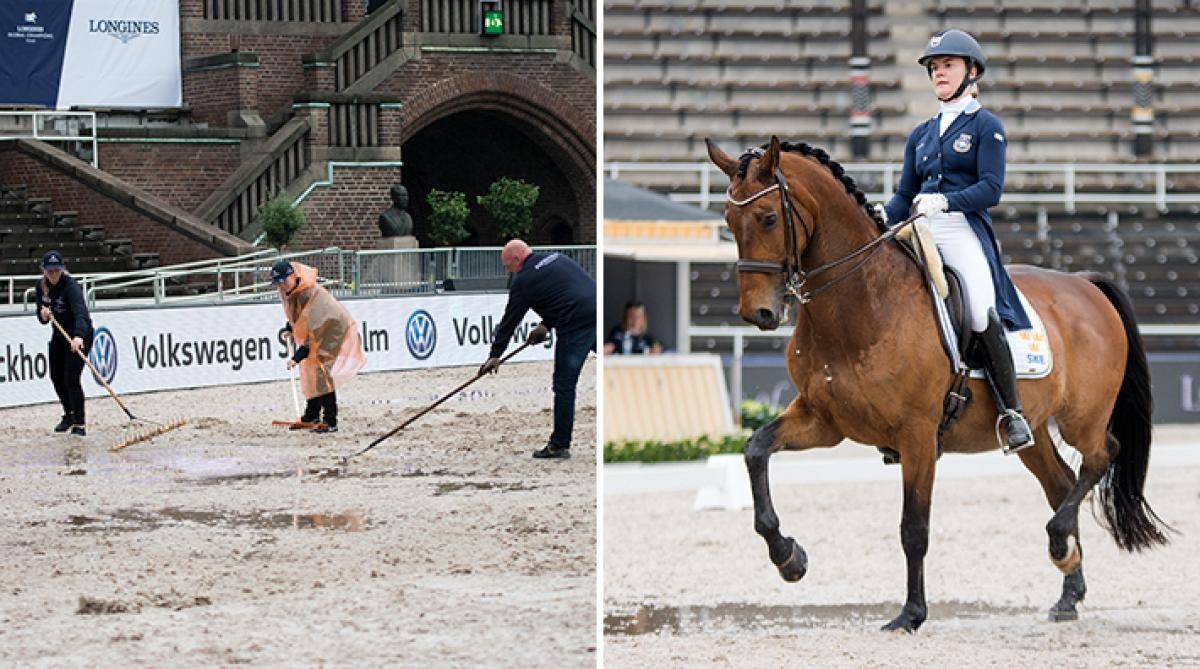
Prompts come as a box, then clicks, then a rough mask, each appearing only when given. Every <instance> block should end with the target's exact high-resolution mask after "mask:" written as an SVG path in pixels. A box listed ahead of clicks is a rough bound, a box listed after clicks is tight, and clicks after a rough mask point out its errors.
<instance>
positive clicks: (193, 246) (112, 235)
mask: <svg viewBox="0 0 1200 669" xmlns="http://www.w3.org/2000/svg"><path fill="white" fill-rule="evenodd" d="M0 183H5V184H25V187H26V194H27V197H31V198H33V197H48V198H51V201H52V206H53V207H54V210H55V211H76V212H79V214H80V216H79V221H80V223H82V224H84V225H103V226H104V234H105V237H106V238H108V239H131V240H133V250H134V251H135V252H138V253H142V252H157V253H158V254H159V259H160V261H161V262H162V264H164V265H169V264H175V263H181V262H188V261H192V260H200V259H204V258H212V257H216V255H217V254H215V253H213V251H212V250H211V249H209V248H207V247H205V246H203V245H201V244H199V243H197V242H195V241H193V240H191V239H189V238H187V237H185V236H184V235H182V234H180V233H178V232H175V231H173V230H170V229H169V228H167V227H166V226H163V225H161V224H159V223H158V222H157V221H155V220H153V219H150V218H148V217H146V216H145V215H143V214H141V213H139V212H137V211H134V210H132V209H129V208H128V207H126V206H124V205H122V204H120V203H119V202H116V201H115V200H112V199H110V198H107V197H105V196H103V195H101V194H100V193H97V192H96V191H94V190H92V189H91V188H88V187H87V186H85V185H83V184H82V183H80V182H79V181H76V180H75V179H74V178H72V177H71V176H69V175H67V174H65V173H62V172H59V171H57V170H53V169H51V168H49V167H47V166H46V165H45V164H44V163H42V162H40V161H37V160H35V159H33V158H30V157H29V156H27V155H25V154H23V153H20V152H18V151H16V150H11V149H0Z"/></svg>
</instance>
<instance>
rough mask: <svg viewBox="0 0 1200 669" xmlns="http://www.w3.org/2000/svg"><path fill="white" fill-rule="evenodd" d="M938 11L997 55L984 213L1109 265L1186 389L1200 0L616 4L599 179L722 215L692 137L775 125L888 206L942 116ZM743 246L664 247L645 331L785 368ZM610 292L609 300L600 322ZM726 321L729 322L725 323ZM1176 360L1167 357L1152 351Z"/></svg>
mask: <svg viewBox="0 0 1200 669" xmlns="http://www.w3.org/2000/svg"><path fill="white" fill-rule="evenodd" d="M950 27H957V28H961V29H964V30H967V31H969V32H971V33H973V34H974V35H976V36H977V37H978V38H979V41H980V42H981V44H982V46H983V48H984V51H985V53H986V54H987V57H988V68H987V72H986V74H985V76H984V78H983V80H982V82H981V83H980V101H981V102H982V103H983V104H984V106H985V107H986V108H988V109H990V110H992V111H993V112H995V113H996V114H997V115H998V116H999V117H1000V118H1001V119H1002V120H1003V121H1004V123H1005V126H1006V131H1007V133H1008V140H1009V141H1008V175H1007V182H1006V188H1005V195H1004V198H1003V200H1002V201H1001V204H1000V205H999V207H997V208H996V209H994V210H993V211H992V215H993V218H994V220H995V229H996V234H997V237H998V239H999V240H1000V243H1001V246H1002V250H1003V253H1004V259H1005V261H1006V262H1008V263H1028V264H1034V265H1039V266H1043V267H1049V268H1054V269H1059V270H1063V271H1080V270H1095V271H1098V272H1102V273H1104V274H1106V275H1108V276H1110V277H1113V278H1115V279H1116V280H1118V281H1119V282H1120V283H1121V285H1122V286H1123V287H1124V288H1125V289H1126V290H1127V291H1128V293H1129V294H1130V296H1131V297H1132V299H1133V301H1134V304H1135V307H1136V311H1137V315H1138V318H1139V320H1140V323H1141V325H1142V328H1143V333H1144V334H1146V335H1147V340H1148V346H1149V348H1150V350H1151V351H1152V356H1153V359H1152V361H1153V362H1155V364H1158V365H1160V366H1159V367H1156V372H1157V374H1156V385H1157V386H1160V387H1161V388H1163V389H1167V390H1169V393H1168V395H1173V394H1175V393H1177V390H1176V389H1177V388H1179V387H1180V386H1181V385H1182V386H1184V387H1185V388H1187V387H1191V386H1190V385H1189V382H1190V379H1191V378H1193V377H1197V378H1200V356H1197V354H1196V351H1197V349H1200V336H1198V335H1200V329H1198V328H1197V324H1200V258H1198V255H1200V160H1198V158H1200V79H1197V77H1196V75H1195V72H1196V62H1195V60H1196V58H1198V57H1200V55H1198V54H1197V53H1196V50H1195V45H1196V44H1200V6H1197V5H1196V4H1195V3H1191V2H1189V0H1138V1H1133V0H1130V1H1129V2H1118V1H1114V0H1095V1H1093V0H1084V1H1079V2H1048V1H1045V0H1018V1H1017V2H1003V3H983V2H971V1H967V0H910V1H889V2H876V1H874V0H719V1H717V2H698V1H694V0H607V2H606V3H605V24H604V32H605V53H604V58H605V68H604V86H605V96H604V118H605V123H604V135H605V136H604V156H605V161H606V163H605V176H606V177H608V178H612V179H619V180H622V181H624V182H626V183H628V184H631V185H637V186H641V187H645V188H648V189H652V190H654V191H656V192H659V193H661V194H665V195H668V196H669V197H671V198H672V199H673V200H675V201H677V202H681V203H688V204H693V205H696V206H698V207H699V208H701V209H704V210H708V211H713V212H720V211H721V210H722V207H723V202H724V189H725V186H726V184H727V180H726V178H725V176H724V175H723V174H721V173H720V172H719V171H718V170H717V169H716V168H715V167H713V166H712V165H711V164H709V163H708V161H707V157H706V154H705V150H704V139H705V138H706V137H707V138H712V139H713V140H714V141H715V142H717V143H718V144H719V145H720V146H721V147H722V148H723V149H725V150H726V151H727V152H729V153H732V154H734V155H736V154H737V153H739V152H740V151H741V149H743V148H745V147H748V146H752V145H759V144H762V143H764V142H766V141H767V140H768V139H769V138H770V137H771V135H773V134H774V135H778V136H779V137H780V138H781V139H788V140H792V141H803V142H807V143H809V144H812V145H814V146H819V147H822V148H824V149H826V150H827V151H828V152H829V153H830V155H831V157H832V158H833V159H835V160H837V161H839V162H840V163H841V164H842V165H843V166H844V167H845V168H846V170H847V172H848V173H849V174H851V175H852V176H853V177H854V178H855V179H856V181H857V182H858V184H859V186H860V187H861V188H862V190H863V191H864V192H866V193H867V195H868V197H869V198H871V199H872V200H874V201H885V200H886V199H887V198H888V197H890V195H891V192H892V189H893V188H894V184H895V182H896V180H897V178H898V175H899V171H900V163H901V159H902V158H903V155H902V154H903V147H904V142H905V139H906V137H907V135H908V133H909V132H910V131H911V130H912V128H913V127H915V126H916V125H917V124H918V123H920V122H921V121H923V120H925V119H926V118H928V117H929V116H931V115H932V114H933V113H936V106H935V105H934V104H932V103H931V101H932V97H931V96H930V94H929V83H928V79H927V77H926V74H925V72H924V70H923V69H922V68H921V67H919V66H918V65H917V64H916V59H917V57H918V56H919V55H920V53H921V51H922V49H923V48H924V45H925V43H926V41H927V40H928V39H929V36H930V35H931V34H932V33H934V32H936V31H937V30H941V29H944V28H950ZM605 199H606V214H605V218H606V244H607V245H608V246H609V247H610V248H611V247H613V246H614V243H613V242H614V238H613V237H611V236H609V235H608V233H607V230H608V229H609V224H610V223H612V221H611V220H610V219H611V216H610V215H609V213H608V211H607V209H608V199H609V198H608V196H607V194H606V198H605ZM617 227H620V226H617ZM615 229H617V228H614V230H615ZM713 239H714V240H715V239H716V237H715V236H714V237H713ZM716 249H722V251H717V250H716ZM722 252H723V253H725V254H726V257H725V258H723V259H719V260H718V259H716V258H714V257H713V256H714V255H715V254H717V253H722ZM625 259H626V260H627V259H628V255H626V256H625ZM735 259H736V252H735V251H734V249H733V247H732V245H729V244H726V243H722V242H720V241H714V242H713V243H712V245H711V247H710V248H706V249H705V250H704V251H703V252H702V253H696V254H694V255H693V256H692V257H687V258H678V259H676V260H675V261H673V262H676V263H677V266H676V268H675V270H673V271H665V275H666V276H673V277H678V278H679V280H678V281H675V282H672V283H671V290H672V291H674V292H673V293H672V295H675V294H678V295H679V296H680V297H681V298H686V300H687V306H686V307H684V308H682V310H685V311H686V318H685V317H684V315H683V314H682V313H680V314H679V316H678V319H677V323H676V324H675V325H667V324H662V323H660V324H659V325H657V326H656V328H657V329H658V330H670V329H672V328H676V329H677V330H678V331H679V332H681V333H687V334H686V336H684V335H681V336H680V337H678V339H677V340H676V341H674V342H672V344H673V345H674V346H676V350H680V351H711V352H716V353H720V354H722V355H724V356H726V359H727V360H728V359H729V357H730V356H731V355H734V356H735V357H739V356H741V355H742V353H743V352H744V353H745V354H746V356H747V359H746V360H747V364H750V363H752V362H753V361H754V360H756V359H757V360H759V361H761V362H762V364H763V365H764V366H775V367H778V366H779V364H780V361H779V359H778V356H780V355H781V351H782V348H783V346H784V345H785V341H786V340H785V339H783V338H781V337H760V336H757V335H755V334H753V333H751V332H750V331H748V330H746V329H745V328H743V327H742V326H743V325H744V324H743V323H742V322H741V320H740V318H739V317H738V315H737V313H736V305H737V288H736V274H737V273H736V271H734V267H733V261H734V260H735ZM644 271H645V270H643V272H644ZM606 285H607V284H606ZM627 290H632V291H634V292H636V293H637V294H636V295H627V296H623V299H631V298H634V297H636V298H637V299H639V300H641V301H644V302H646V303H647V304H650V303H651V302H652V301H654V299H655V298H654V297H653V296H652V295H650V294H648V293H652V292H654V291H655V290H657V289H656V287H655V284H653V283H650V282H647V283H644V284H641V285H638V286H634V287H632V288H629V289H627ZM618 301H619V300H618V299H616V298H613V299H610V298H609V296H607V295H606V312H605V316H604V318H605V322H611V321H612V320H613V318H614V315H613V314H612V313H611V312H610V311H608V308H609V307H611V303H614V302H618ZM676 311H677V310H670V311H669V312H668V314H669V315H670V316H671V317H672V318H674V317H675V316H674V314H675V312H676ZM668 314H662V313H661V310H660V315H668ZM731 329H736V330H739V332H740V333H741V334H738V335H737V336H736V337H734V336H733V335H729V334H717V333H720V332H729V331H731ZM739 347H740V349H741V350H739V351H737V352H736V353H735V351H734V349H735V348H739ZM1168 359H1170V360H1173V361H1176V362H1178V363H1179V364H1178V365H1177V366H1175V367H1170V368H1169V369H1168V368H1165V367H1162V366H1161V365H1163V364H1165V363H1164V362H1163V361H1165V360H1168ZM748 373H749V372H748ZM752 386H754V384H748V386H747V387H748V388H751V387H752ZM758 389H759V390H760V391H761V390H762V387H761V386H758ZM1160 392H1161V391H1160ZM1189 392H1190V391H1187V390H1185V392H1184V394H1185V395H1187V394H1188V393H1189ZM753 394H754V393H753V392H752V389H751V390H748V391H747V392H746V393H745V395H746V396H748V397H749V396H753ZM759 395H760V399H761V398H762V393H761V392H760V393H759ZM1164 397H1167V396H1166V395H1164ZM767 399H776V400H777V399H779V394H778V393H777V392H776V393H775V394H774V396H773V397H768V398H767ZM784 399H786V393H785V397H784ZM1167 403H1174V404H1182V406H1183V407H1185V408H1184V409H1179V407H1176V409H1178V410H1177V411H1176V412H1175V413H1174V414H1172V415H1173V416H1174V417H1176V418H1179V417H1184V416H1183V412H1185V411H1186V412H1192V413H1191V415H1192V416H1194V415H1195V413H1194V412H1195V411H1196V410H1197V409H1196V408H1195V407H1197V406H1200V402H1197V401H1196V398H1195V397H1183V398H1182V403H1180V402H1179V401H1177V400H1176V398H1174V397H1170V398H1169V401H1168V402H1167ZM1187 407H1191V408H1187ZM1192 419H1193V420H1194V417H1193V418H1192Z"/></svg>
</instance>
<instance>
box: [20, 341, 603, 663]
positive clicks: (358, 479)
mask: <svg viewBox="0 0 1200 669" xmlns="http://www.w3.org/2000/svg"><path fill="white" fill-rule="evenodd" d="M551 368H552V364H551V363H549V362H536V363H525V364H509V365H505V366H504V367H503V368H502V369H501V370H500V373H499V374H498V375H497V376H496V377H488V378H486V379H483V380H480V381H479V382H477V383H475V384H474V385H472V386H471V387H470V388H468V389H467V391H466V392H465V393H464V394H463V395H461V396H460V397H458V398H456V399H453V400H450V401H448V402H447V403H445V404H443V405H442V406H441V407H439V408H437V409H435V410H434V411H433V412H431V413H429V414H427V415H426V416H424V417H423V418H421V419H419V420H418V421H416V422H415V423H413V424H412V425H410V426H409V427H408V428H406V429H405V430H402V431H401V432H400V433H398V434H397V435H396V436H394V437H392V438H391V439H390V440H388V441H385V442H383V443H382V444H380V445H379V446H377V447H376V448H375V449H374V450H372V451H370V452H369V453H367V454H365V455H363V456H360V457H359V458H356V459H353V460H351V461H350V462H349V463H346V464H343V463H342V462H341V460H340V458H341V457H342V456H345V455H347V454H349V453H352V452H354V451H356V450H358V449H359V448H361V447H363V446H365V445H366V444H367V443H369V442H370V441H371V440H373V439H374V438H375V437H376V436H379V435H381V434H383V433H385V432H387V431H388V430H390V429H391V428H393V427H395V426H397V425H399V424H400V423H402V422H403V421H404V420H405V419H406V418H407V417H408V416H410V415H412V414H414V413H415V412H416V411H419V410H420V409H422V408H424V407H426V406H428V405H429V404H431V403H433V402H434V401H435V400H436V399H437V398H438V397H439V396H440V395H441V394H442V393H445V392H448V391H449V390H451V389H453V388H454V387H456V386H458V385H459V384H460V383H462V382H463V381H465V380H467V379H469V378H470V377H471V375H472V374H473V373H474V368H469V369H468V368H454V369H445V370H420V371H412V372H392V373H380V374H370V375H363V376H360V377H359V378H357V379H355V380H354V381H353V382H352V383H350V384H349V385H348V386H347V387H345V388H344V389H343V390H342V391H339V392H338V398H339V405H340V431H339V432H338V433H336V434H329V435H319V434H312V433H308V432H292V431H288V430H286V429H281V428H272V427H271V421H272V420H274V419H281V420H288V419H291V418H292V416H291V415H290V414H291V413H293V412H292V409H291V405H292V402H291V396H290V389H289V387H288V384H287V383H270V384H254V385H246V386H234V387H222V388H207V389H197V390H189V391H177V392H161V393H153V394H142V395H134V396H130V397H127V398H125V399H126V400H127V402H128V404H129V406H130V408H131V410H132V411H133V412H134V413H135V414H138V415H145V416H146V417H151V418H157V419H165V418H172V417H183V418H187V419H188V420H189V424H188V425H187V426H185V427H183V428H180V429H178V430H175V431H173V432H170V433H168V434H166V435H162V436H160V437H158V438H156V439H155V440H154V441H153V442H149V443H141V444H135V445H133V446H130V447H129V448H127V449H126V450H124V451H121V452H118V453H110V452H108V447H109V445H111V444H112V443H113V442H115V441H116V440H117V439H119V438H120V436H121V427H122V426H123V425H124V420H123V418H124V416H123V414H120V413H119V410H118V409H117V408H116V406H115V405H114V404H112V402H111V400H110V399H108V398H106V397H105V398H96V399H92V400H89V403H88V410H89V416H90V420H89V423H90V424H89V436H88V437H86V438H78V437H68V436H65V435H55V434H53V433H52V432H51V429H50V428H51V427H52V426H53V425H54V423H55V422H57V420H58V417H59V415H58V411H59V409H58V407H57V405H54V406H51V405H38V406H33V407H20V408H15V409H5V410H0V425H2V426H3V428H4V433H5V436H6V439H5V444H4V447H3V448H2V449H0V500H2V502H0V554H3V555H4V558H5V565H4V568H3V569H2V570H0V665H4V666H55V667H59V666H81V667H82V666H117V665H120V666H131V665H133V666H212V665H236V664H250V665H275V666H283V665H286V666H384V665H386V666H413V667H416V666H420V667H462V666H522V667H591V666H594V664H595V661H596V660H595V658H596V649H595V638H596V637H595V630H596V627H595V625H596V621H595V596H596V590H595V536H596V507H595V494H596V489H595V455H596V454H595V447H594V444H595V440H596V431H595V425H596V420H595V419H596V411H595V406H596V401H595V397H596V395H595V372H594V369H595V368H594V362H591V361H589V362H588V364H587V365H586V366H585V368H584V371H583V374H582V376H581V378H580V384H579V398H578V407H579V408H578V411H577V420H576V429H575V447H574V448H573V449H572V451H573V457H572V458H571V459H570V460H565V461H564V460H555V461H542V460H534V459H532V458H531V457H530V454H531V452H532V451H533V450H535V449H536V448H539V447H541V446H542V445H543V444H544V443H545V440H546V438H547V436H548V435H549V432H550V429H551V427H552V420H553V419H552V415H551V406H552V394H551V392H550V375H551Z"/></svg>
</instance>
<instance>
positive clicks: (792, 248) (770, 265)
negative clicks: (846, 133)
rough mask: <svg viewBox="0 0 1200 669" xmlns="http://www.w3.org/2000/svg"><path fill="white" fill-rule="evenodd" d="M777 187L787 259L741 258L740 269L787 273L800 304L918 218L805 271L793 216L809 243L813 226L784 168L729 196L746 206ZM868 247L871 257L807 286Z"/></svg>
mask: <svg viewBox="0 0 1200 669" xmlns="http://www.w3.org/2000/svg"><path fill="white" fill-rule="evenodd" d="M746 153H747V154H750V155H752V156H754V157H756V158H761V157H762V156H763V150H762V149H760V148H757V147H756V148H753V149H750V150H749V151H747V152H746ZM774 191H779V198H780V203H781V205H780V206H781V208H782V209H783V225H784V228H783V239H784V246H785V249H784V260H783V262H776V261H773V260H754V259H748V258H738V261H737V270H738V272H743V273H757V274H783V275H784V291H786V293H787V294H788V295H792V296H793V297H795V298H796V299H797V300H798V301H799V302H800V304H808V303H809V302H811V301H812V300H813V298H815V297H816V296H817V295H819V294H821V293H823V292H825V290H827V289H829V288H830V287H832V286H833V285H834V284H836V283H837V282H839V281H841V280H842V279H844V278H846V277H848V276H850V275H851V274H854V273H855V272H857V271H858V270H859V269H860V268H861V267H862V266H863V265H864V264H865V263H866V262H867V261H868V260H870V259H871V257H872V256H874V255H875V254H876V253H878V252H879V250H880V249H882V248H883V243H884V242H886V241H888V240H889V239H891V238H893V237H895V236H896V234H897V233H899V232H900V231H901V230H902V229H904V228H905V227H907V226H908V225H909V224H911V223H912V222H913V221H914V220H915V219H916V218H917V217H916V216H913V217H912V218H909V219H907V220H905V221H902V222H901V223H899V224H898V225H896V226H895V227H893V228H889V229H888V230H887V232H884V233H883V234H882V235H880V236H879V237H876V238H875V239H873V240H871V241H869V242H867V243H866V244H865V245H863V246H861V247H859V248H858V249H856V250H854V251H852V252H851V253H849V254H848V255H845V256H842V257H841V258H838V259H837V260H834V261H833V262H830V263H826V264H824V265H821V266H820V267H817V268H816V269H814V270H812V271H811V272H805V271H804V268H803V267H801V266H800V253H801V252H800V245H799V243H798V241H797V239H796V224H795V223H794V222H793V218H796V219H800V224H801V225H802V226H804V242H805V245H806V246H807V244H808V243H809V242H810V241H811V240H812V228H810V227H809V225H808V221H806V220H804V217H803V216H801V215H800V212H799V210H796V207H795V205H794V204H792V201H791V200H792V198H791V194H790V193H789V192H788V185H787V179H786V178H785V177H784V176H783V169H782V168H779V167H776V168H775V183H774V184H771V185H770V186H767V187H766V188H764V189H762V190H760V191H758V192H757V193H754V194H753V195H751V196H749V197H747V198H744V199H742V200H737V199H734V197H733V184H730V185H729V188H728V189H726V191H725V199H726V200H728V201H729V204H732V205H733V206H735V207H742V206H745V205H747V204H750V203H751V202H753V201H755V200H757V199H758V198H760V197H762V196H764V195H766V194H768V193H772V192H774ZM793 210H796V211H795V216H794V217H793V215H792V212H793ZM918 215H919V214H918ZM867 251H870V253H868V254H867V257H865V258H863V259H862V260H860V261H858V263H857V264H855V265H854V267H851V268H850V270H849V271H847V272H844V273H842V274H841V275H839V276H837V277H835V278H833V279H831V280H830V281H828V282H826V283H825V284H823V285H821V286H818V287H817V288H814V289H812V290H809V291H805V290H804V286H805V284H806V283H808V281H809V279H812V278H813V277H816V276H819V275H820V274H823V273H824V272H826V271H828V270H831V269H833V268H834V267H837V266H839V265H841V264H842V263H845V262H847V261H849V260H853V259H854V258H857V257H858V256H860V255H862V254H864V253H867Z"/></svg>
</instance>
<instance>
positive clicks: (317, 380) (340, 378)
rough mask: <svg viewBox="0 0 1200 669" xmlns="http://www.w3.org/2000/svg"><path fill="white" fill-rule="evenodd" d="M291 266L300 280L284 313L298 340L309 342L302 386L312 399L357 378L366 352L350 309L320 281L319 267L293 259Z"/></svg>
mask: <svg viewBox="0 0 1200 669" xmlns="http://www.w3.org/2000/svg"><path fill="white" fill-rule="evenodd" d="M292 269H293V270H295V272H296V276H298V277H299V278H300V283H298V284H297V285H296V288H295V289H294V290H292V292H290V293H287V294H286V295H284V296H283V313H284V315H286V316H287V319H288V322H289V323H291V324H292V333H293V335H294V336H295V337H296V341H297V342H300V343H303V344H306V345H307V346H308V357H307V358H305V359H304V360H302V361H301V362H300V388H301V390H302V391H303V392H304V397H305V399H312V398H314V397H320V396H321V395H326V394H328V393H331V392H333V391H334V390H337V389H338V388H341V387H342V386H343V385H345V384H346V382H347V381H349V380H350V379H352V378H354V375H355V374H357V373H358V370H360V369H362V366H363V365H365V364H366V362H367V356H366V354H364V353H363V350H362V342H361V341H360V340H359V338H358V325H357V324H356V323H355V322H354V318H353V317H352V316H351V315H350V312H348V311H346V308H345V307H343V306H342V305H340V304H338V301H337V300H336V299H334V297H333V295H330V294H329V291H327V290H325V288H323V287H321V286H318V285H317V268H315V267H309V266H308V265H304V264H301V263H298V262H293V263H292Z"/></svg>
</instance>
